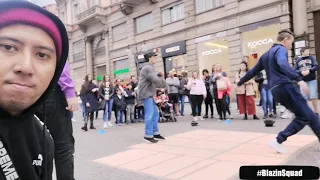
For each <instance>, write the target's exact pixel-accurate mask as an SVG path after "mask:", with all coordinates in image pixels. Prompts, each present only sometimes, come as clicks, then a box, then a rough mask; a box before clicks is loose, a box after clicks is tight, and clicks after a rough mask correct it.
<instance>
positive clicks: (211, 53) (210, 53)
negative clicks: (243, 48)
mask: <svg viewBox="0 0 320 180" xmlns="http://www.w3.org/2000/svg"><path fill="white" fill-rule="evenodd" d="M219 53H222V50H221V49H211V50H209V51H204V52H202V56H208V55H213V54H219Z"/></svg>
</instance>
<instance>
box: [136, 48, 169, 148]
mask: <svg viewBox="0 0 320 180" xmlns="http://www.w3.org/2000/svg"><path fill="white" fill-rule="evenodd" d="M156 56H157V55H156V54H155V53H153V52H152V53H148V54H145V55H144V58H145V59H146V60H147V61H148V62H149V63H146V64H144V65H143V67H142V69H141V71H140V76H139V88H138V96H139V99H140V100H142V102H143V106H144V114H145V120H144V122H145V137H144V140H145V141H146V142H148V143H157V142H158V140H164V139H165V138H164V137H162V136H161V135H160V133H159V129H158V122H159V111H158V107H157V105H156V103H155V101H154V97H155V96H156V88H165V87H166V82H165V80H164V79H163V73H158V75H157V73H156V72H155V70H154V67H153V64H154V63H155V62H156V58H155V57H156Z"/></svg>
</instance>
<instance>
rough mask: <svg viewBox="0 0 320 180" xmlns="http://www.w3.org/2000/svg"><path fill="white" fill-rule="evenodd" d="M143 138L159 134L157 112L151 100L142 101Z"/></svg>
mask: <svg viewBox="0 0 320 180" xmlns="http://www.w3.org/2000/svg"><path fill="white" fill-rule="evenodd" d="M143 106H144V122H145V137H148V138H152V137H153V136H154V135H158V134H159V129H158V122H159V111H158V107H157V105H156V103H155V102H154V99H153V98H148V99H145V100H143Z"/></svg>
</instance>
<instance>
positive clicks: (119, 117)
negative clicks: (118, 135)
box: [116, 111, 123, 124]
mask: <svg viewBox="0 0 320 180" xmlns="http://www.w3.org/2000/svg"><path fill="white" fill-rule="evenodd" d="M122 123H123V111H117V123H116V124H122Z"/></svg>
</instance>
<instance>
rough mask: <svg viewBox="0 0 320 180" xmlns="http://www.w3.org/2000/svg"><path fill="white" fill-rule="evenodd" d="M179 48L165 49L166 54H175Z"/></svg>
mask: <svg viewBox="0 0 320 180" xmlns="http://www.w3.org/2000/svg"><path fill="white" fill-rule="evenodd" d="M179 50H180V47H179V46H175V47H171V48H167V49H166V53H172V52H176V51H179Z"/></svg>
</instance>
